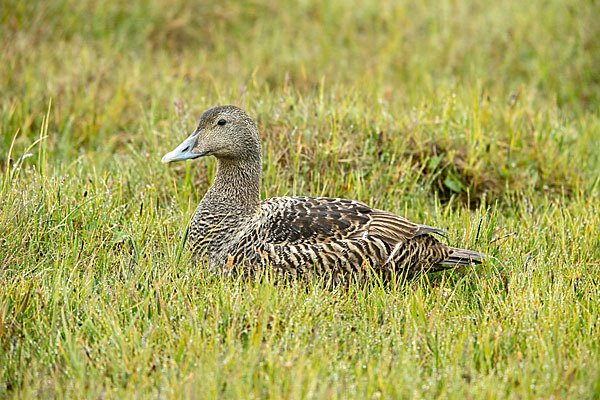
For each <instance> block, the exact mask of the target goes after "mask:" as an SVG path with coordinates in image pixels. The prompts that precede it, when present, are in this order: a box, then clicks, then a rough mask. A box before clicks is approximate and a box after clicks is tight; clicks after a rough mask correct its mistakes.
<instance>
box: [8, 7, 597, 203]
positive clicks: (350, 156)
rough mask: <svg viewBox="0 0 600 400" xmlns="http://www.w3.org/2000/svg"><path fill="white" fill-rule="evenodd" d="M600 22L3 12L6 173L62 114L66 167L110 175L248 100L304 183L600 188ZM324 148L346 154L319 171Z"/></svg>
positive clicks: (58, 149)
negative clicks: (343, 179)
mask: <svg viewBox="0 0 600 400" xmlns="http://www.w3.org/2000/svg"><path fill="white" fill-rule="evenodd" d="M599 9H600V6H599V5H598V3H597V2H596V1H564V0H561V1H550V2H547V1H531V2H518V1H511V2H497V3H494V2H464V1H455V0H443V1H439V2H438V1H423V2H397V1H330V2H315V1H299V2H296V1H268V0H264V1H233V2H226V3H223V4H215V3H213V2H204V1H200V2H192V1H132V2H127V3H122V2H103V1H95V0H84V1H26V2H24V1H12V0H9V1H4V2H3V5H2V8H1V13H2V14H1V15H2V25H1V31H0V32H1V38H2V45H1V46H2V63H1V64H0V85H1V88H2V99H3V101H2V110H1V111H2V125H1V127H0V129H2V138H3V139H2V144H1V146H2V153H1V154H0V160H1V161H5V160H6V157H7V154H8V149H9V147H10V143H11V140H12V138H13V136H14V135H15V133H16V132H17V130H18V131H19V132H20V133H19V137H18V140H17V142H16V146H17V147H16V148H17V149H21V148H24V147H26V146H27V145H28V144H29V143H31V142H32V141H33V140H34V138H36V137H38V136H39V131H40V125H41V119H42V115H43V114H44V113H45V111H46V109H47V108H48V104H49V102H50V100H52V102H53V105H52V109H51V114H50V120H51V121H52V123H51V125H50V132H49V138H48V145H49V146H50V147H49V148H50V149H51V152H52V154H53V157H52V159H53V160H54V161H55V162H61V163H68V162H69V160H73V159H74V158H76V157H84V158H86V157H89V156H91V155H94V162H95V163H96V165H101V164H102V163H103V162H105V161H106V162H111V161H110V159H111V158H113V155H114V154H125V153H128V152H130V151H131V149H130V148H129V147H127V146H124V143H131V146H133V148H134V149H135V150H137V151H140V152H143V153H149V154H151V155H152V157H153V160H155V159H156V158H158V157H159V155H160V153H162V152H164V151H165V150H167V149H168V148H169V147H170V146H172V145H173V144H174V143H176V142H177V141H178V140H180V139H181V138H182V137H184V136H185V135H186V133H187V132H189V130H190V129H191V128H192V126H193V123H194V121H195V120H196V119H197V118H198V117H199V115H200V113H201V112H202V111H203V110H205V109H206V108H209V107H211V106H214V105H217V104H223V103H234V104H238V105H240V106H241V107H243V108H245V109H247V111H248V112H249V113H250V115H252V116H254V117H256V118H257V119H258V120H259V123H260V127H261V130H262V132H263V135H264V136H265V142H266V143H265V146H266V148H267V150H266V151H267V152H268V151H269V149H271V151H273V152H274V153H277V154H276V155H279V157H278V158H279V159H280V162H281V164H283V165H287V164H289V162H290V160H289V157H288V158H286V157H285V156H286V153H288V152H289V151H287V150H285V148H284V147H287V146H289V144H290V143H294V144H295V145H296V148H295V150H290V151H292V152H294V151H297V152H298V153H299V156H300V157H301V158H302V159H303V160H304V162H303V165H302V166H301V167H303V168H305V169H304V170H302V171H295V170H291V171H290V172H292V173H296V175H297V173H298V172H300V173H301V174H302V175H305V176H306V180H307V181H314V179H315V178H316V175H315V174H318V173H320V172H321V171H324V170H325V169H327V170H331V169H332V170H333V171H338V172H340V173H341V174H344V175H345V174H347V173H348V172H349V171H352V170H356V169H357V168H359V167H360V168H368V167H370V166H372V165H373V164H377V163H379V162H380V161H385V162H386V163H385V164H389V162H390V157H391V155H395V156H396V157H398V158H405V159H408V158H410V160H411V162H410V166H406V165H403V167H405V168H407V167H410V169H412V170H413V173H412V175H415V174H417V175H420V176H421V178H420V181H421V182H420V183H421V184H423V185H425V186H427V188H428V190H429V188H432V189H434V190H436V191H437V192H439V194H440V196H441V197H442V198H445V199H449V198H450V197H451V196H452V195H456V194H459V195H460V196H461V198H462V199H467V198H468V199H470V200H471V201H472V200H473V199H475V200H477V199H479V198H480V197H481V196H482V195H483V194H484V193H488V192H491V193H492V194H493V195H494V198H495V199H498V198H499V197H500V198H501V196H500V195H504V194H507V193H508V192H510V191H511V189H516V190H517V191H519V190H529V189H533V190H538V191H546V190H556V191H557V192H561V191H565V192H567V193H568V192H571V191H572V190H574V189H575V190H589V189H590V187H592V186H593V185H595V182H594V179H593V178H594V177H596V176H597V175H598V171H599V170H598V153H599V151H598V150H597V149H596V148H597V147H598V146H594V144H595V143H596V140H597V139H596V137H597V135H598V132H599V129H598V108H599V107H598V105H599V96H600V95H599V93H600V41H599V40H598V39H597V38H598V37H600V17H599V16H600V13H599ZM174 103H178V104H179V106H178V107H175V106H174ZM184 111H185V112H184ZM182 118H187V119H185V123H181V124H179V125H175V126H174V125H173V123H172V121H174V120H176V119H178V120H180V121H181V120H182ZM186 124H187V125H186ZM185 127H187V131H186V132H182V131H181V130H185V129H186V128H185ZM182 128H183V129H182ZM285 136H286V137H287V138H288V140H282V137H285ZM292 136H301V137H299V138H296V139H293V141H292V142H290V140H291V139H289V138H290V137H292ZM315 146H325V147H327V148H328V149H329V150H331V156H330V157H328V158H327V159H326V160H323V159H318V157H319V155H315V154H314V153H319V152H320V153H323V151H322V149H321V147H315ZM279 153H283V155H282V154H279ZM17 154H18V151H17V152H16V153H15V154H14V155H17ZM340 160H347V162H346V163H344V162H341V163H340V162H339V161H340ZM273 162H274V160H273V159H270V160H269V159H267V163H273ZM406 173H409V175H411V173H410V170H408V171H406ZM392 175H394V176H395V177H396V178H398V179H400V178H401V175H402V174H401V173H396V172H394V173H393V174H392ZM375 179H376V178H375ZM381 184H382V185H383V186H384V187H385V186H387V185H386V183H385V182H382V183H381ZM346 186H347V185H346ZM279 189H283V190H287V189H286V188H279ZM297 189H299V190H303V187H302V186H301V187H299V188H297ZM304 190H306V189H304ZM334 190H335V188H334ZM467 193H468V195H467ZM338 194H339V193H338Z"/></svg>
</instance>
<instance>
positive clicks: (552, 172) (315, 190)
mask: <svg viewBox="0 0 600 400" xmlns="http://www.w3.org/2000/svg"><path fill="white" fill-rule="evenodd" d="M351 3H352V4H349V3H348V2H342V1H332V2H316V1H304V2H299V3H297V2H291V1H289V2H288V1H282V2H279V1H269V0H261V1H258V0H257V1H252V2H228V3H227V4H221V5H218V4H212V3H208V2H206V3H205V2H200V3H192V2H184V1H175V0H173V1H164V2H163V1H150V2H145V1H133V2H128V3H127V4H125V3H120V2H114V3H110V2H108V3H107V2H97V1H94V0H84V1H78V2H75V1H59V0H52V1H46V2H37V1H27V2H24V1H14V0H8V1H7V2H3V3H2V5H1V6H0V18H1V20H0V22H1V23H0V39H1V40H0V48H1V53H0V54H1V56H2V62H1V63H0V91H1V92H2V102H1V103H0V131H1V135H0V149H1V151H0V171H1V182H0V187H1V194H0V202H1V204H2V205H1V207H0V260H1V267H0V397H5V398H39V397H42V398H48V397H61V398H62V397H68V398H73V397H76V398H133V397H148V396H151V397H183V398H196V397H207V398H290V399H293V398H336V397H337V398H465V397H472V398H551V397H554V398H597V397H598V396H600V344H599V343H600V342H599V340H598V337H599V336H600V327H599V326H598V320H599V317H600V315H599V314H600V306H599V304H600V301H599V300H600V282H599V281H598V279H597V276H598V269H599V267H600V234H599V232H600V229H599V228H600V227H599V225H598V212H599V210H600V199H599V193H600V187H599V186H600V178H599V177H600V146H598V145H597V141H598V137H599V136H598V135H600V112H599V109H600V107H599V103H600V98H599V97H598V94H599V93H600V80H599V78H598V77H599V76H600V69H599V65H600V41H598V40H597V39H596V38H597V37H598V36H600V20H599V19H598V18H596V16H597V15H598V14H599V11H600V10H599V4H598V2H596V1H569V0H564V1H550V2H541V1H537V0H534V1H532V2H519V1H515V0H510V1H507V2H500V3H498V2H486V3H470V2H457V1H449V0H443V1H441V2H439V1H438V2H432V1H426V2H415V3H414V4H403V3H399V2H391V1H389V2H386V1H383V2H376V1H361V2H358V1H357V2H351ZM224 103H234V104H237V105H240V106H241V107H243V108H244V109H246V110H247V111H248V113H249V114H250V115H252V116H253V117H255V118H256V120H257V121H258V124H259V128H260V130H261V133H262V140H263V151H264V159H265V163H264V184H263V195H264V196H265V197H269V196H280V195H281V196H283V195H292V194H298V195H300V194H312V195H327V196H338V197H348V198H356V199H360V200H362V201H365V202H367V203H369V204H371V205H373V206H376V207H379V208H384V209H388V210H392V211H395V212H397V213H399V214H401V215H405V216H407V217H409V218H411V219H413V220H416V221H419V222H422V223H425V224H428V225H435V226H438V227H441V228H444V229H446V230H448V231H450V232H452V238H451V239H450V242H449V243H450V244H452V245H456V246H464V247H467V248H474V249H480V250H482V251H485V252H487V253H488V254H489V255H490V262H489V263H487V264H486V265H484V266H481V267H476V268H475V267H473V268H462V269H458V270H455V271H451V272H446V273H440V274H433V275H429V276H424V277H421V278H419V279H416V280H412V281H410V282H407V283H406V284H405V285H403V286H400V287H393V286H381V285H379V284H378V283H377V282H372V283H370V284H368V285H366V286H360V285H351V286H350V287H349V288H327V287H325V286H326V285H324V284H323V283H319V282H316V283H314V284H311V285H308V286H301V285H298V284H289V285H285V286H283V285H280V286H275V285H273V284H271V283H269V282H268V281H261V282H248V281H240V280H232V279H229V280H221V279H216V278H215V277H212V276H210V275H209V274H208V273H206V272H205V271H204V270H203V269H202V268H201V267H200V266H194V265H193V264H191V263H190V260H189V254H188V253H187V252H186V251H185V241H184V239H185V227H186V225H187V223H188V221H189V219H190V217H191V215H192V213H193V211H194V208H195V206H196V204H197V203H198V202H199V200H200V199H201V197H202V195H203V193H204V191H205V190H206V188H207V187H208V185H209V184H210V182H211V179H212V177H213V175H214V161H213V160H199V161H196V162H193V163H187V164H180V165H176V166H173V167H171V166H168V167H165V166H163V165H161V164H160V161H159V160H160V157H161V156H162V155H163V154H164V153H165V152H166V151H168V150H171V149H172V148H173V147H174V146H175V145H177V144H178V143H179V142H180V141H181V140H182V139H183V138H185V137H186V135H187V134H188V133H189V132H190V131H191V129H192V127H193V124H194V121H195V120H196V119H197V118H198V117H199V115H200V113H201V112H202V111H203V110H205V109H207V108H209V107H211V106H214V105H217V104H224Z"/></svg>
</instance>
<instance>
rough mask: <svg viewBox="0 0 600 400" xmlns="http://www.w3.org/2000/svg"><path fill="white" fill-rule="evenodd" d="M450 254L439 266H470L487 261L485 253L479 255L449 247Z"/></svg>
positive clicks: (471, 251) (478, 253)
mask: <svg viewBox="0 0 600 400" xmlns="http://www.w3.org/2000/svg"><path fill="white" fill-rule="evenodd" d="M450 250H451V251H452V253H450V255H449V256H448V257H447V258H446V259H445V260H444V261H442V262H441V263H440V264H442V265H471V264H481V263H482V262H483V261H485V260H486V259H487V256H486V254H485V253H480V252H478V251H473V250H465V249H459V248H457V247H450Z"/></svg>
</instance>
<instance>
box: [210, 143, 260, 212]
mask: <svg viewBox="0 0 600 400" xmlns="http://www.w3.org/2000/svg"><path fill="white" fill-rule="evenodd" d="M261 172H262V157H260V155H259V156H258V158H256V159H253V160H243V161H241V160H235V159H217V173H216V175H215V179H214V181H213V184H212V186H211V187H210V189H208V191H207V192H206V194H205V195H204V198H203V199H202V203H201V204H202V205H203V206H205V207H207V208H211V209H218V210H219V211H221V212H223V211H225V212H228V211H231V212H236V213H239V212H242V213H248V214H251V213H254V212H256V211H257V210H258V208H259V203H260V183H261Z"/></svg>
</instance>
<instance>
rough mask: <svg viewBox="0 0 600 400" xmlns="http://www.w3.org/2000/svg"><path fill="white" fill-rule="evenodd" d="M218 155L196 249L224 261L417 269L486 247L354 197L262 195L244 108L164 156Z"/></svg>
mask: <svg viewBox="0 0 600 400" xmlns="http://www.w3.org/2000/svg"><path fill="white" fill-rule="evenodd" d="M207 155H212V156H215V157H216V158H217V173H216V176H215V179H214V182H213V184H212V186H211V187H210V189H208V191H207V192H206V194H205V196H204V198H203V199H202V201H201V202H200V205H199V206H198V210H197V211H196V214H195V215H194V217H193V219H192V223H191V227H190V235H189V240H190V245H191V248H192V251H193V252H194V255H195V256H198V257H202V258H203V259H205V260H206V262H207V263H208V265H210V266H211V267H214V268H216V269H224V270H227V271H238V272H242V273H247V274H250V275H254V274H257V273H262V272H264V271H266V270H268V269H269V268H271V269H272V272H273V273H274V274H275V275H280V276H282V275H283V276H285V275H290V276H293V277H304V278H307V277H310V276H313V275H317V276H321V275H323V276H328V277H332V278H333V279H335V280H340V279H341V280H345V279H346V278H348V277H350V276H352V275H362V274H364V273H365V272H366V271H368V270H369V269H371V268H372V269H373V270H374V271H380V272H382V273H383V274H384V275H385V276H389V275H393V274H396V275H398V276H410V275H413V274H414V273H416V272H420V271H434V270H439V269H443V268H446V267H444V266H455V265H468V264H470V263H476V264H478V263H481V260H482V259H485V255H483V254H480V253H478V252H475V251H470V250H463V249H457V248H454V247H450V246H447V245H446V244H443V243H441V242H439V241H438V240H437V238H436V237H435V236H434V235H433V234H442V235H443V234H445V233H446V232H444V231H442V230H440V229H437V228H433V227H430V226H426V225H420V224H415V223H413V222H410V221H408V220H407V219H405V218H403V217H400V216H398V215H396V214H393V213H391V212H388V211H382V210H377V209H373V208H371V207H369V206H367V205H366V204H364V203H361V202H359V201H354V200H345V199H333V198H324V197H274V198H270V199H266V200H262V201H261V199H260V184H261V171H262V153H261V146H260V139H259V134H258V128H257V127H256V124H255V123H254V121H253V120H252V119H251V118H250V117H249V116H248V115H246V113H245V112H244V111H242V110H241V109H239V108H237V107H235V106H219V107H215V108H212V109H210V110H208V111H206V112H205V113H204V114H203V115H202V117H201V118H200V123H199V124H198V127H197V128H196V130H195V131H194V133H193V134H192V135H191V136H190V137H189V138H187V139H186V140H185V141H184V142H183V143H181V144H180V145H179V146H178V147H177V148H176V149H175V150H173V151H172V152H170V153H168V154H166V155H165V156H164V157H163V159H162V161H163V162H164V163H167V162H172V161H180V160H187V159H193V158H198V157H202V156H207Z"/></svg>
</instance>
